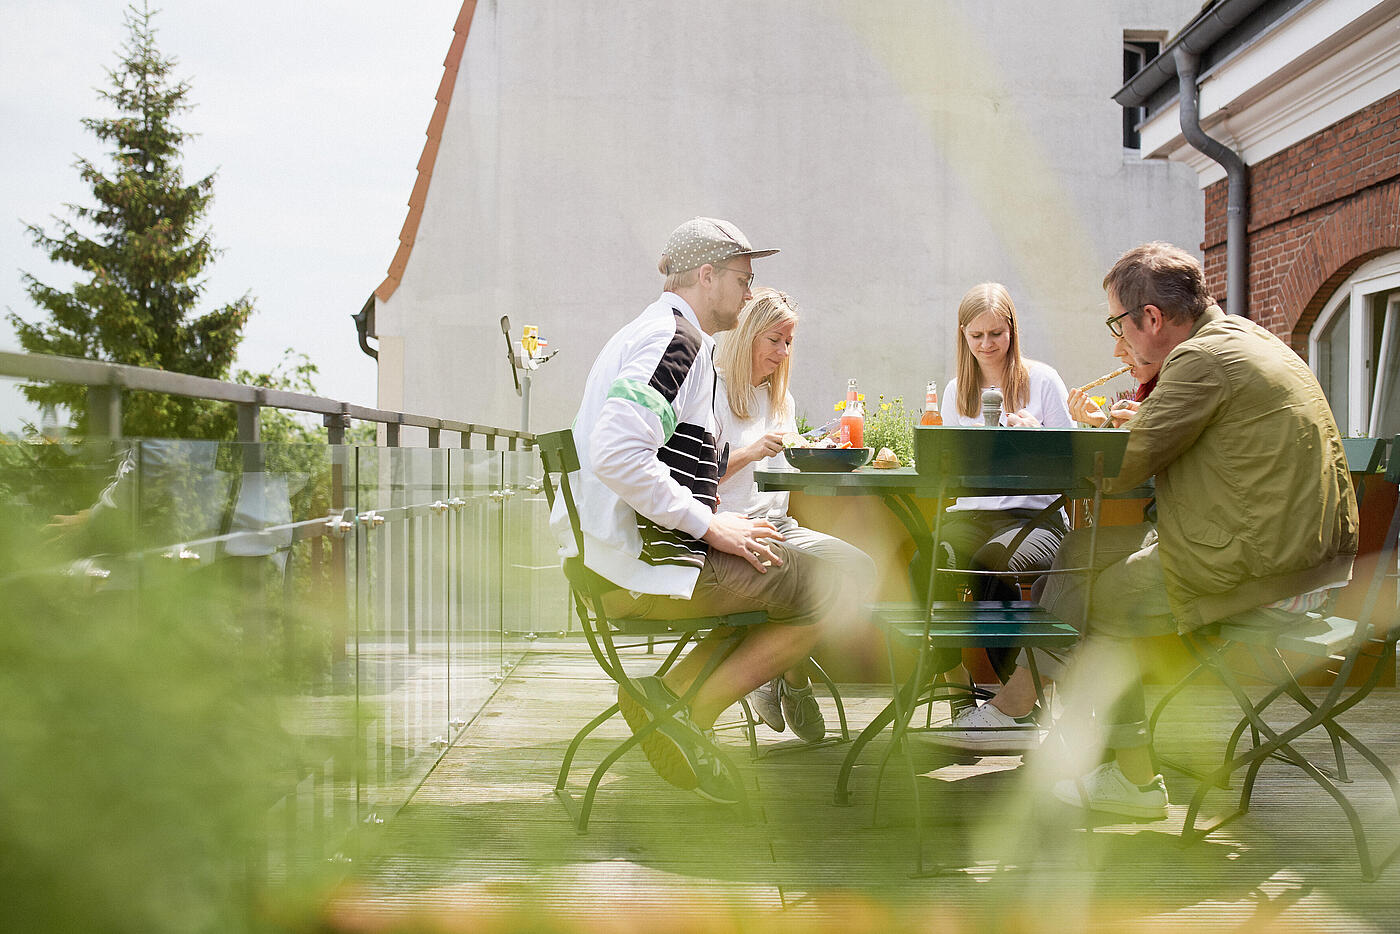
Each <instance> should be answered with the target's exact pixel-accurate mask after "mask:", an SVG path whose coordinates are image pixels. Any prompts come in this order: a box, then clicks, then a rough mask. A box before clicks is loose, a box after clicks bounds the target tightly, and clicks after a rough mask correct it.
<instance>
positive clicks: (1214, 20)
mask: <svg viewBox="0 0 1400 934" xmlns="http://www.w3.org/2000/svg"><path fill="white" fill-rule="evenodd" d="M1269 2H1270V0H1219V2H1217V3H1214V4H1212V5H1211V6H1210V7H1209V8H1208V9H1205V10H1202V11H1201V12H1200V13H1199V14H1197V16H1196V18H1195V19H1193V20H1192V21H1191V22H1189V23H1187V24H1186V26H1185V27H1183V28H1182V30H1181V32H1179V33H1177V34H1176V35H1175V36H1174V37H1172V40H1171V41H1170V42H1168V43H1167V47H1166V48H1164V49H1163V50H1162V54H1161V55H1158V56H1157V57H1156V58H1154V59H1153V60H1152V61H1150V62H1148V63H1147V66H1146V67H1145V68H1143V69H1142V71H1140V72H1138V73H1137V74H1135V75H1133V77H1132V79H1131V80H1129V81H1128V83H1127V84H1125V85H1123V87H1121V88H1119V89H1118V93H1116V94H1114V95H1113V99H1114V100H1115V101H1117V102H1118V103H1119V104H1120V105H1122V106H1124V107H1144V106H1146V105H1147V102H1148V100H1149V99H1150V98H1151V97H1152V94H1153V93H1154V92H1155V91H1156V90H1157V89H1158V88H1161V87H1162V86H1163V85H1166V84H1170V83H1171V82H1172V80H1173V79H1174V78H1175V77H1176V74H1177V72H1176V56H1175V54H1174V53H1175V51H1176V50H1177V49H1185V50H1186V51H1187V52H1190V53H1191V54H1193V55H1197V56H1199V55H1202V54H1204V53H1205V52H1206V51H1208V50H1209V49H1210V47H1211V46H1213V45H1215V43H1217V42H1219V41H1220V40H1221V39H1222V38H1223V37H1224V36H1226V35H1228V34H1229V33H1230V31H1231V30H1233V29H1235V28H1236V27H1238V26H1239V25H1240V24H1241V23H1243V22H1244V21H1245V20H1246V19H1248V18H1249V17H1250V15H1251V14H1252V13H1254V11H1255V10H1257V9H1259V8H1260V7H1262V6H1264V5H1265V4H1267V3H1269Z"/></svg>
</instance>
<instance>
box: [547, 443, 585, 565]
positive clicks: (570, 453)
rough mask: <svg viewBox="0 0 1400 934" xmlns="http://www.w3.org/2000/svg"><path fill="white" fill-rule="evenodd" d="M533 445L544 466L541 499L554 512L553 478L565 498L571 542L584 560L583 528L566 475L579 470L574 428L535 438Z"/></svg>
mask: <svg viewBox="0 0 1400 934" xmlns="http://www.w3.org/2000/svg"><path fill="white" fill-rule="evenodd" d="M535 446H536V447H538V448H539V451H540V462H541V463H542V464H543V465H544V496H545V499H546V500H547V501H548V502H549V508H550V510H551V511H553V509H554V492H555V482H556V478H557V481H558V490H559V493H560V495H562V496H563V497H564V508H565V510H566V511H567V512H568V514H569V528H570V529H571V530H572V531H573V533H574V542H575V543H576V544H577V545H578V553H579V557H580V558H582V557H583V528H582V526H581V525H580V524H579V518H578V506H577V505H576V504H575V503H574V490H573V484H572V483H570V481H569V474H571V473H574V472H576V471H577V470H578V468H579V463H578V448H576V447H575V446H574V432H573V429H570V428H564V429H561V430H559V431H551V432H549V433H548V434H543V435H537V436H536V437H535Z"/></svg>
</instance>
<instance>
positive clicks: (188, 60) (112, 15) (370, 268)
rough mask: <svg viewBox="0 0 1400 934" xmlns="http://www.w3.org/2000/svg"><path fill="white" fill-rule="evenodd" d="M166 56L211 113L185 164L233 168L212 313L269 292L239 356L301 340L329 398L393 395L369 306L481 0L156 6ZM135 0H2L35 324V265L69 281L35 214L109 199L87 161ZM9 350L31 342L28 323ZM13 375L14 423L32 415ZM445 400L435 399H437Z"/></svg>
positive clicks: (17, 204)
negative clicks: (465, 22)
mask: <svg viewBox="0 0 1400 934" xmlns="http://www.w3.org/2000/svg"><path fill="white" fill-rule="evenodd" d="M151 6H152V8H154V9H159V10H160V11H161V12H160V14H159V15H158V16H156V17H155V19H154V23H155V26H156V28H157V30H158V32H157V42H158V45H159V47H160V49H161V51H162V52H163V53H165V54H166V55H168V56H169V55H173V56H174V57H175V58H177V59H179V64H178V66H177V68H176V72H175V73H176V75H177V76H178V77H179V78H183V79H186V80H188V81H189V82H190V84H191V92H190V95H189V100H190V102H192V103H193V104H194V105H195V107H194V110H192V111H190V112H188V113H186V114H184V115H183V116H182V117H181V118H180V120H179V122H178V123H179V125H180V126H181V127H182V128H183V129H185V130H187V131H190V132H194V133H198V134H200V135H199V136H198V137H196V138H195V139H193V140H191V141H190V142H189V143H188V144H187V146H186V147H185V159H184V167H185V177H186V179H195V178H199V177H202V176H203V175H205V174H207V173H209V172H211V171H213V172H217V177H216V180H215V187H214V202H213V205H212V208H211V210H210V212H209V216H208V218H207V222H208V224H209V225H210V226H211V227H212V228H213V232H214V241H215V245H216V246H217V247H218V248H220V249H221V250H223V254H222V255H221V256H219V257H218V258H217V260H216V261H215V262H214V264H213V265H212V266H211V267H210V268H209V274H208V276H207V277H206V283H207V289H206V292H205V299H204V304H203V305H201V308H200V311H201V312H202V311H207V310H212V309H213V308H216V307H219V306H221V305H223V304H225V303H227V302H230V301H233V300H234V299H236V298H238V297H239V296H241V295H242V294H243V293H244V292H250V293H251V294H252V296H253V298H254V300H255V306H256V309H257V311H256V313H255V314H254V316H253V318H252V321H251V322H250V323H249V325H248V327H247V329H246V330H245V332H244V334H245V336H244V340H243V344H242V346H241V350H240V355H239V361H238V362H239V365H240V366H244V367H247V368H249V369H252V370H266V369H270V368H271V367H273V366H274V365H275V364H276V363H277V361H278V360H280V359H281V357H282V352H283V350H284V349H285V348H287V347H292V348H295V349H296V350H298V351H301V352H303V353H306V354H307V355H308V356H310V357H311V359H312V361H313V362H314V363H316V364H317V365H318V366H319V367H320V369H321V374H320V377H319V378H318V381H317V389H318V391H319V392H320V393H321V394H322V395H326V396H332V397H335V398H338V399H346V400H349V401H351V402H357V403H361V404H370V405H372V404H374V402H375V369H374V362H373V361H372V360H371V359H370V358H369V357H367V356H365V355H364V354H363V353H362V352H361V351H360V349H359V347H358V345H357V342H356V338H355V328H354V324H353V322H352V321H351V320H350V315H351V314H353V313H355V312H357V311H359V310H360V306H361V305H363V304H364V301H365V299H366V298H367V297H368V296H369V294H370V292H372V291H373V290H374V288H375V287H376V286H378V285H379V283H380V281H382V279H383V278H384V274H385V270H386V269H387V268H388V265H389V261H390V260H391V259H392V258H393V255H394V251H395V249H396V248H397V246H398V233H399V228H400V227H401V226H402V224H403V221H404V217H405V216H406V213H407V201H408V195H409V192H410V191H411V190H412V188H413V183H414V179H415V177H416V167H417V163H418V157H419V155H420V153H421V152H422V148H423V142H424V131H425V130H426V128H427V126H428V119H429V118H430V117H431V115H432V111H433V105H434V101H433V96H434V94H435V93H436V91H437V87H438V83H439V81H440V80H441V78H442V61H443V59H444V57H445V56H446V54H447V49H448V46H449V45H450V44H451V41H452V25H453V23H454V22H455V21H456V18H457V13H458V11H459V10H460V8H461V0H411V2H406V3H385V2H382V0H335V2H332V0H241V2H238V3H224V2H217V0H160V2H156V0H153V2H152V4H151ZM125 9H126V3H125V2H123V0H0V127H3V128H4V129H3V133H0V309H5V310H7V311H8V310H13V311H16V312H18V313H19V314H20V315H22V316H23V317H26V318H28V319H30V320H34V319H36V317H37V311H36V310H35V309H34V307H33V305H32V304H31V303H30V301H29V298H28V296H27V295H26V294H25V292H24V291H23V289H22V288H21V285H20V279H19V271H20V270H21V269H23V270H26V271H28V272H31V273H33V274H34V275H36V276H37V277H38V278H39V279H40V280H41V281H43V282H45V283H47V284H49V285H53V286H58V287H62V288H67V287H69V285H70V284H71V283H72V282H73V281H74V280H75V279H76V278H77V275H76V271H75V270H73V269H71V268H70V267H56V266H52V265H50V264H49V263H48V260H47V258H46V257H45V256H44V254H43V253H42V252H40V251H39V250H38V249H36V248H35V247H33V246H32V245H31V243H30V241H29V238H28V236H27V234H26V233H25V229H24V228H25V223H26V222H27V223H35V224H39V225H40V226H43V227H45V228H47V229H48V230H49V231H50V232H51V233H52V232H54V225H53V224H52V221H51V218H52V217H54V216H55V215H62V214H63V207H62V206H63V205H64V204H65V203H70V202H77V203H81V204H91V203H93V202H92V197H91V193H90V192H89V191H88V189H87V188H86V186H84V185H83V184H82V182H81V181H80V179H79V178H78V175H77V172H76V171H75V170H74V169H73V167H72V166H73V162H74V161H75V159H76V157H77V156H83V157H86V158H88V159H90V160H92V161H94V162H96V163H98V165H99V166H102V165H104V164H105V149H104V147H103V144H101V143H99V141H98V140H97V139H96V138H95V137H93V136H92V135H91V134H90V133H88V132H87V131H86V130H84V129H83V127H82V126H81V124H80V123H79V121H80V120H81V119H82V118H83V117H98V116H104V115H106V113H107V111H106V110H105V105H104V104H103V103H102V102H100V101H99V100H98V99H97V95H96V91H95V89H96V88H99V87H104V88H105V87H106V86H107V69H110V68H114V67H115V66H116V64H117V62H118V61H119V58H120V51H119V47H120V45H121V43H122V40H123V38H124V36H125V30H124V28H123V26H122V14H123V11H124V10H125ZM0 349H5V350H17V349H19V344H18V341H17V339H16V337H15V335H14V333H13V330H12V328H11V327H10V325H9V323H8V321H4V322H0ZM13 387H14V384H12V383H8V382H6V381H3V380H0V431H4V430H13V429H15V428H17V427H18V418H19V417H20V414H21V413H22V412H23V411H24V410H23V408H22V406H21V404H20V403H19V402H17V401H16V400H17V393H16V392H15V390H14V388H13ZM424 414H430V413H424Z"/></svg>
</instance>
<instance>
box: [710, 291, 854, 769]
mask: <svg viewBox="0 0 1400 934" xmlns="http://www.w3.org/2000/svg"><path fill="white" fill-rule="evenodd" d="M796 333H797V303H796V302H794V301H793V300H792V299H791V298H789V297H788V296H787V295H786V294H785V293H783V292H779V291H777V290H776V289H768V288H760V289H755V290H754V296H753V299H752V300H751V301H750V302H749V303H748V304H747V305H745V306H744V310H743V312H741V314H740V317H739V323H738V325H737V327H735V329H734V330H733V331H730V332H728V333H726V334H724V335H723V336H722V338H721V340H720V343H719V347H718V349H717V350H716V353H715V368H716V370H717V371H718V374H719V382H718V384H717V386H716V392H715V418H716V422H717V423H718V426H719V431H718V435H719V437H718V439H717V443H718V445H719V447H720V450H721V451H722V452H723V451H724V450H725V449H726V448H727V449H728V461H727V462H726V461H725V459H724V455H723V454H721V458H720V461H721V470H722V471H723V473H722V474H721V475H720V482H719V508H720V509H721V510H722V511H725V512H740V513H743V514H745V515H747V516H750V517H752V518H756V519H767V520H768V521H770V522H771V523H773V525H774V526H775V527H776V528H777V529H778V531H779V532H781V533H782V534H783V539H784V544H785V545H786V546H787V547H789V548H797V549H800V550H802V551H805V552H808V553H810V554H813V555H816V556H818V557H820V558H823V559H825V560H827V561H829V562H830V563H831V573H832V574H834V575H840V579H842V580H844V581H849V582H850V586H852V587H857V588H863V589H865V590H866V591H868V590H869V588H870V587H871V586H873V583H874V580H875V574H876V570H875V562H874V561H872V560H871V559H870V557H869V556H868V555H866V554H865V552H863V551H861V550H860V549H859V548H857V547H855V546H854V545H851V544H849V543H848V542H844V541H842V540H841V539H839V538H833V537H832V536H830V535H825V534H823V533H821V532H814V531H812V530H811V529H805V528H803V527H801V526H800V525H798V524H797V522H796V520H794V519H793V518H792V517H791V516H789V515H788V494H787V493H783V492H762V491H760V490H759V489H758V485H757V483H755V482H754V470H755V468H760V469H768V468H769V467H786V466H787V464H786V461H785V460H784V459H783V457H782V452H783V436H784V435H785V434H789V433H795V432H796V431H797V416H796V412H795V410H794V406H793V401H792V393H790V392H789V391H788V378H789V375H790V374H791V371H792V346H793V340H794V338H795V336H796ZM859 602H864V597H863V594H862V595H861V600H860V601H859ZM748 699H749V704H750V706H751V707H752V708H753V710H754V712H755V713H757V714H758V715H759V717H760V718H761V719H762V720H763V722H764V723H766V724H768V726H770V727H772V728H773V729H775V730H778V731H782V730H783V729H784V727H785V724H786V725H787V726H791V727H792V730H793V732H794V733H796V734H797V735H798V736H799V737H801V738H802V739H804V740H806V741H807V742H809V743H815V742H818V741H820V740H821V739H822V737H823V736H824V735H825V733H826V725H825V722H824V720H823V718H822V712H821V708H820V707H819V706H818V705H817V700H816V697H815V696H814V695H813V693H812V685H811V681H810V680H809V678H808V676H807V673H806V671H805V670H803V669H802V668H801V667H799V668H795V669H793V670H792V671H789V672H787V673H786V674H785V675H784V676H783V677H781V678H775V679H774V680H773V681H771V682H769V683H767V684H765V685H763V686H762V687H759V688H758V689H757V690H755V691H754V692H753V693H751V694H750V695H749V698H748Z"/></svg>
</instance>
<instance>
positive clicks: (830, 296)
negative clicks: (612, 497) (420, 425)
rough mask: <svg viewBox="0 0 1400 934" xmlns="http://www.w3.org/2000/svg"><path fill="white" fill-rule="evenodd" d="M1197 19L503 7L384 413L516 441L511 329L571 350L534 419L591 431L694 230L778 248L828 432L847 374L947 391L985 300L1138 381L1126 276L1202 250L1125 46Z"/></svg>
mask: <svg viewBox="0 0 1400 934" xmlns="http://www.w3.org/2000/svg"><path fill="white" fill-rule="evenodd" d="M1198 5H1199V4H1198V2H1197V0H1173V2H1162V3H1155V4H1151V5H1149V4H1146V3H1121V4H1103V3H1100V2H1095V0H1069V2H1064V3H1061V4H1058V5H1056V6H1054V7H1053V8H1051V7H1041V6H1039V5H1035V6H1027V5H1024V4H1018V3H985V2H977V0H963V2H951V0H950V2H935V3H929V2H914V0H911V2H885V3H880V4H868V3H846V2H813V0H788V2H778V0H770V2H747V3H741V2H738V0H711V2H709V3H706V4H702V5H692V4H686V5H682V4H672V3H660V2H656V3H635V4H627V5H617V6H613V5H608V6H603V5H586V4H563V3H559V4H534V3H528V4H527V3H492V2H481V3H479V4H478V6H477V10H476V14H475V19H474V21H473V23H472V26H471V32H470V34H469V37H468V40H467V44H466V49H465V52H464V56H463V60H462V65H461V68H460V71H459V73H458V78H457V85H456V89H455V91H454V96H453V100H452V106H451V109H450V111H449V114H448V119H447V123H446V125H445V127H444V130H443V138H442V144H441V147H440V149H439V152H438V155H437V162H436V167H435V169H434V172H433V177H432V184H431V187H430V188H429V192H428V198H427V203H426V206H425V209H424V212H423V216H422V221H421V223H420V225H419V229H418V233H417V238H416V242H415V243H414V245H413V251H412V254H411V257H410V259H409V262H408V265H407V267H406V268H405V270H404V273H403V277H402V281H401V284H400V285H399V287H398V289H397V291H395V292H394V294H393V295H392V296H391V297H390V298H389V299H388V301H386V302H381V303H380V306H379V308H378V311H377V330H378V333H379V336H380V354H381V356H380V405H381V406H384V407H392V408H405V409H407V410H410V411H415V412H422V413H430V414H441V415H444V416H448V417H453V418H460V419H462V420H466V421H473V422H478V423H490V424H497V425H502V426H504V427H517V426H518V424H519V402H518V400H517V399H516V397H515V393H514V389H513V386H512V383H511V380H510V374H509V372H508V369H507V367H506V363H505V350H504V341H503V339H502V337H501V334H500V331H499V324H498V322H499V318H500V316H501V315H502V314H509V315H510V318H511V322H512V325H513V330H515V331H516V333H517V336H518V331H519V327H520V325H522V324H526V323H528V324H537V325H539V327H540V333H541V336H542V337H544V338H546V339H548V340H549V342H550V346H551V349H558V350H559V351H560V353H559V356H558V357H557V358H556V359H555V360H554V361H551V362H550V363H548V364H547V365H546V366H545V368H544V369H543V370H541V371H540V372H539V373H538V374H537V376H536V379H535V384H534V386H535V392H534V406H533V412H532V418H531V427H532V428H533V429H535V430H548V429H551V428H556V427H561V426H564V425H567V424H569V422H570V421H571V420H572V417H573V413H574V409H575V406H576V400H577V398H578V394H579V391H580V389H581V387H582V384H583V380H584V377H585V375H586V373H587V369H588V366H589V364H590V363H591V362H592V359H593V357H594V355H595V354H596V352H597V350H598V349H599V347H601V345H602V343H603V342H604V341H605V340H606V339H607V337H608V336H609V335H610V334H611V333H612V332H613V331H614V330H615V329H616V328H617V327H618V326H620V325H621V324H622V323H623V322H625V321H626V320H628V319H629V318H630V317H632V316H633V315H635V314H636V313H637V312H639V311H640V310H641V309H642V308H643V307H644V306H645V305H646V304H647V303H648V302H649V301H651V300H652V299H653V298H654V297H655V296H656V294H657V293H658V292H659V290H660V284H661V277H660V275H659V274H658V273H657V272H656V260H657V258H658V255H659V253H660V249H661V245H662V243H663V242H664V240H665V237H666V235H667V234H668V233H669V232H670V230H671V228H672V227H674V226H675V225H676V224H678V223H680V222H681V221H683V220H685V219H687V218H689V217H692V216H694V215H696V214H708V215H713V216H719V217H724V218H727V219H729V220H732V221H734V222H735V223H737V224H738V225H739V226H740V227H741V228H743V230H744V231H745V232H746V233H747V234H748V236H749V238H750V239H751V240H752V241H753V242H754V243H755V244H756V245H758V246H760V247H766V246H776V247H780V248H782V250H783V252H782V253H781V254H779V255H777V256H775V257H772V258H769V259H764V260H759V261H756V263H755V267H756V270H757V272H758V282H759V283H761V284H767V285H773V286H777V287H779V288H782V289H784V290H785V291H787V292H789V293H790V294H792V295H794V296H795V297H796V298H797V299H798V301H799V303H800V306H801V307H800V311H801V314H802V324H801V326H800V327H799V330H798V338H797V353H796V357H795V373H794V382H793V385H794V393H795V395H796V397H797V399H798V408H799V411H801V412H805V413H807V414H808V415H810V416H811V417H812V418H814V419H821V418H823V417H824V416H825V413H827V412H830V405H831V403H832V402H833V401H834V400H835V399H837V398H839V397H840V395H841V393H842V392H843V390H844V386H845V381H846V379H847V378H848V377H850V376H855V377H858V378H859V379H860V380H861V385H862V388H863V389H864V390H866V391H867V392H869V393H871V394H874V393H880V392H883V393H886V394H889V395H894V394H903V395H904V397H905V398H906V400H908V402H909V403H910V405H911V406H914V405H917V404H918V403H919V402H920V401H921V399H922V393H923V386H924V383H925V382H926V381H927V380H928V379H929V378H936V379H938V380H939V382H940V385H941V384H944V383H946V381H947V380H948V379H949V378H951V376H952V375H953V371H952V367H953V359H954V357H953V353H954V345H953V343H952V341H953V339H954V333H955V314H956V306H957V301H958V298H959V297H960V296H961V294H962V292H963V291H964V290H965V289H966V288H967V287H968V286H970V285H972V284H974V283H976V282H979V281H983V280H987V279H997V280H1000V281H1002V282H1004V283H1006V284H1007V286H1008V287H1009V288H1010V290H1011V293H1012V295H1013V297H1014V298H1015V300H1016V302H1017V307H1018V310H1019V311H1020V312H1021V315H1022V321H1023V330H1024V346H1025V348H1026V350H1027V352H1028V353H1029V354H1030V355H1031V356H1033V357H1036V358H1039V359H1042V360H1046V361H1047V362H1049V363H1051V364H1053V365H1055V366H1056V367H1058V368H1059V369H1060V370H1061V372H1062V374H1063V375H1064V377H1065V378H1066V380H1067V381H1069V382H1071V383H1076V382H1080V381H1087V380H1088V379H1090V378H1092V377H1093V376H1095V375H1097V374H1099V373H1102V372H1104V371H1106V370H1107V369H1110V368H1111V365H1112V363H1113V361H1112V359H1111V358H1110V356H1109V354H1110V351H1111V346H1110V341H1109V338H1108V337H1107V335H1106V332H1105V330H1104V328H1103V326H1102V317H1103V314H1102V308H1101V304H1102V302H1103V296H1102V292H1101V290H1100V288H1099V282H1100V280H1101V279H1102V276H1103V273H1104V272H1105V271H1106V270H1107V268H1108V266H1109V265H1110V264H1111V263H1112V261H1113V260H1114V259H1115V258H1116V257H1117V255H1118V254H1119V253H1121V252H1122V251H1123V250H1124V249H1126V248H1128V247H1129V246H1132V245H1134V244H1136V243H1138V242H1140V241H1142V240H1146V239H1166V240H1172V241H1175V242H1177V243H1180V244H1181V245H1183V246H1185V247H1187V248H1188V249H1192V250H1196V249H1197V247H1198V244H1199V240H1200V236H1201V223H1202V221H1201V212H1202V206H1201V199H1200V195H1199V193H1198V192H1197V191H1196V187H1195V184H1194V181H1195V180H1194V177H1193V176H1194V173H1192V172H1191V171H1190V170H1189V169H1188V168H1186V167H1185V166H1181V165H1176V164H1162V163H1160V162H1158V163H1143V162H1141V161H1140V160H1139V159H1138V158H1137V156H1136V154H1125V153H1124V151H1123V149H1122V147H1121V142H1120V130H1119V126H1120V122H1121V111H1120V109H1119V108H1118V106H1117V105H1116V104H1114V103H1113V101H1112V100H1111V99H1110V95H1111V94H1112V93H1113V92H1114V91H1116V90H1117V88H1118V87H1119V86H1120V85H1121V83H1122V82H1121V78H1122V54H1121V38H1122V32H1123V30H1124V29H1125V28H1163V29H1167V28H1170V27H1171V26H1172V25H1173V24H1179V23H1181V22H1185V21H1186V20H1187V19H1189V17H1190V15H1191V14H1192V13H1193V12H1194V11H1195V9H1196V7H1197V6H1198ZM1049 9H1054V11H1055V15H1054V16H1053V17H1050V16H1047V15H1046V13H1044V12H1042V11H1045V10H1049ZM1121 388H1125V387H1121Z"/></svg>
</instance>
